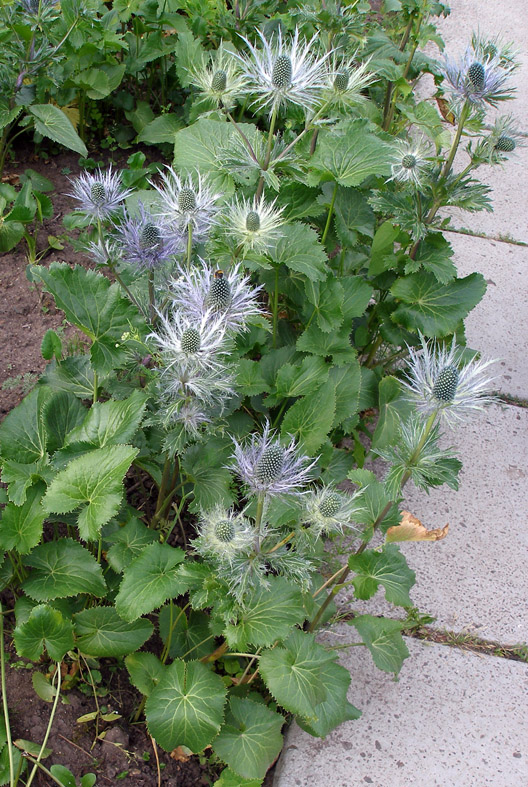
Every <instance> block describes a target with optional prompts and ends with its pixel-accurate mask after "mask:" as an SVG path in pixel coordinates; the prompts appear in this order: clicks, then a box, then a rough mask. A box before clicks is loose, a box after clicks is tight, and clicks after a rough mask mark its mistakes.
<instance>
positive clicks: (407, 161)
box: [401, 153, 416, 169]
mask: <svg viewBox="0 0 528 787" xmlns="http://www.w3.org/2000/svg"><path fill="white" fill-rule="evenodd" d="M401 165H402V167H404V168H405V169H414V168H415V166H416V156H413V154H412V153H407V154H406V155H405V156H404V157H403V158H402V160H401Z"/></svg>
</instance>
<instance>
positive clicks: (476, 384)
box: [403, 335, 495, 425]
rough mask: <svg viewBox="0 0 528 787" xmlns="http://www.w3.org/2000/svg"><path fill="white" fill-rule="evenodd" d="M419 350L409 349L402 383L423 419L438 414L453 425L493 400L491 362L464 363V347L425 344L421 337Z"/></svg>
mask: <svg viewBox="0 0 528 787" xmlns="http://www.w3.org/2000/svg"><path fill="white" fill-rule="evenodd" d="M420 342H421V348H420V349H419V350H416V349H415V348H413V347H409V348H408V350H409V358H410V360H409V368H408V370H407V377H406V379H404V381H403V384H404V385H405V387H406V389H407V391H406V395H407V398H408V399H409V400H411V401H412V402H413V403H414V404H415V406H416V409H417V410H418V411H419V412H420V413H422V414H423V415H425V416H429V415H432V414H433V413H435V412H437V413H438V414H439V416H440V417H441V418H442V419H443V420H445V421H446V423H448V424H450V425H453V424H454V423H455V422H456V421H461V420H463V419H464V418H466V417H467V416H469V415H471V414H472V413H473V412H475V411H477V410H482V409H483V408H484V406H485V405H487V404H490V403H491V402H493V401H494V397H493V396H492V394H491V392H490V385H491V383H492V382H493V380H494V379H495V378H494V377H490V376H489V375H488V368H489V366H490V365H491V364H492V363H494V361H493V360H487V361H484V360H478V359H476V358H473V359H471V360H470V361H469V362H464V360H463V357H462V356H463V352H464V351H463V348H461V347H457V346H456V345H455V343H454V342H452V344H451V345H450V347H447V346H446V345H439V344H437V342H431V343H429V344H427V342H426V341H425V339H424V337H423V336H421V335H420Z"/></svg>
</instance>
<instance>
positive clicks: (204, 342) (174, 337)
mask: <svg viewBox="0 0 528 787" xmlns="http://www.w3.org/2000/svg"><path fill="white" fill-rule="evenodd" d="M158 316H159V321H160V323H161V325H160V327H159V329H158V330H157V331H153V332H152V333H151V334H150V335H149V336H148V338H149V339H151V340H152V341H153V342H154V343H155V344H157V346H158V348H159V350H160V353H161V357H162V361H163V365H164V367H165V368H166V369H170V368H172V367H174V366H175V365H176V366H177V365H185V364H187V365H192V366H195V367H196V368H202V369H215V368H218V367H219V366H220V365H222V364H221V357H222V356H224V355H225V354H226V353H227V352H228V350H229V346H228V342H227V336H226V332H225V328H224V325H223V321H222V319H221V318H219V317H217V316H216V315H215V314H214V313H213V312H212V311H207V312H205V314H203V315H202V318H201V319H200V320H197V319H196V316H194V315H188V314H183V313H182V312H180V311H178V310H177V309H173V310H172V313H171V314H170V316H169V317H167V316H165V315H164V314H161V313H160V312H158Z"/></svg>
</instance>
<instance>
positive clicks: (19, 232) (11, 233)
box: [0, 221, 24, 252]
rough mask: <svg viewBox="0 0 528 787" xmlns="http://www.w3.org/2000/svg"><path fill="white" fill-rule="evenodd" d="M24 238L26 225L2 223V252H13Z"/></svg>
mask: <svg viewBox="0 0 528 787" xmlns="http://www.w3.org/2000/svg"><path fill="white" fill-rule="evenodd" d="M23 237H24V225H23V224H21V223H20V222H19V221H3V222H1V223H0V252H6V251H11V249H14V248H15V246H17V245H18V244H19V243H20V241H21V240H22V238H23Z"/></svg>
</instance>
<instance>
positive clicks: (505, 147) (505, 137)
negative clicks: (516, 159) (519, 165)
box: [475, 115, 526, 164]
mask: <svg viewBox="0 0 528 787" xmlns="http://www.w3.org/2000/svg"><path fill="white" fill-rule="evenodd" d="M525 145H526V135H525V134H523V133H522V132H521V130H520V128H519V126H518V124H517V122H516V121H515V119H514V118H513V117H512V116H511V115H503V116H502V117H499V118H497V120H496V121H495V123H494V124H493V127H492V129H491V132H490V134H489V136H487V137H486V138H485V139H483V140H482V141H481V142H480V143H479V145H478V146H477V148H476V150H475V156H476V157H481V156H482V157H484V158H486V159H487V160H488V162H489V163H490V164H497V163H501V162H504V161H506V160H507V159H508V158H509V157H510V155H511V154H512V153H514V152H515V150H516V149H517V148H519V147H524V146H525Z"/></svg>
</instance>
